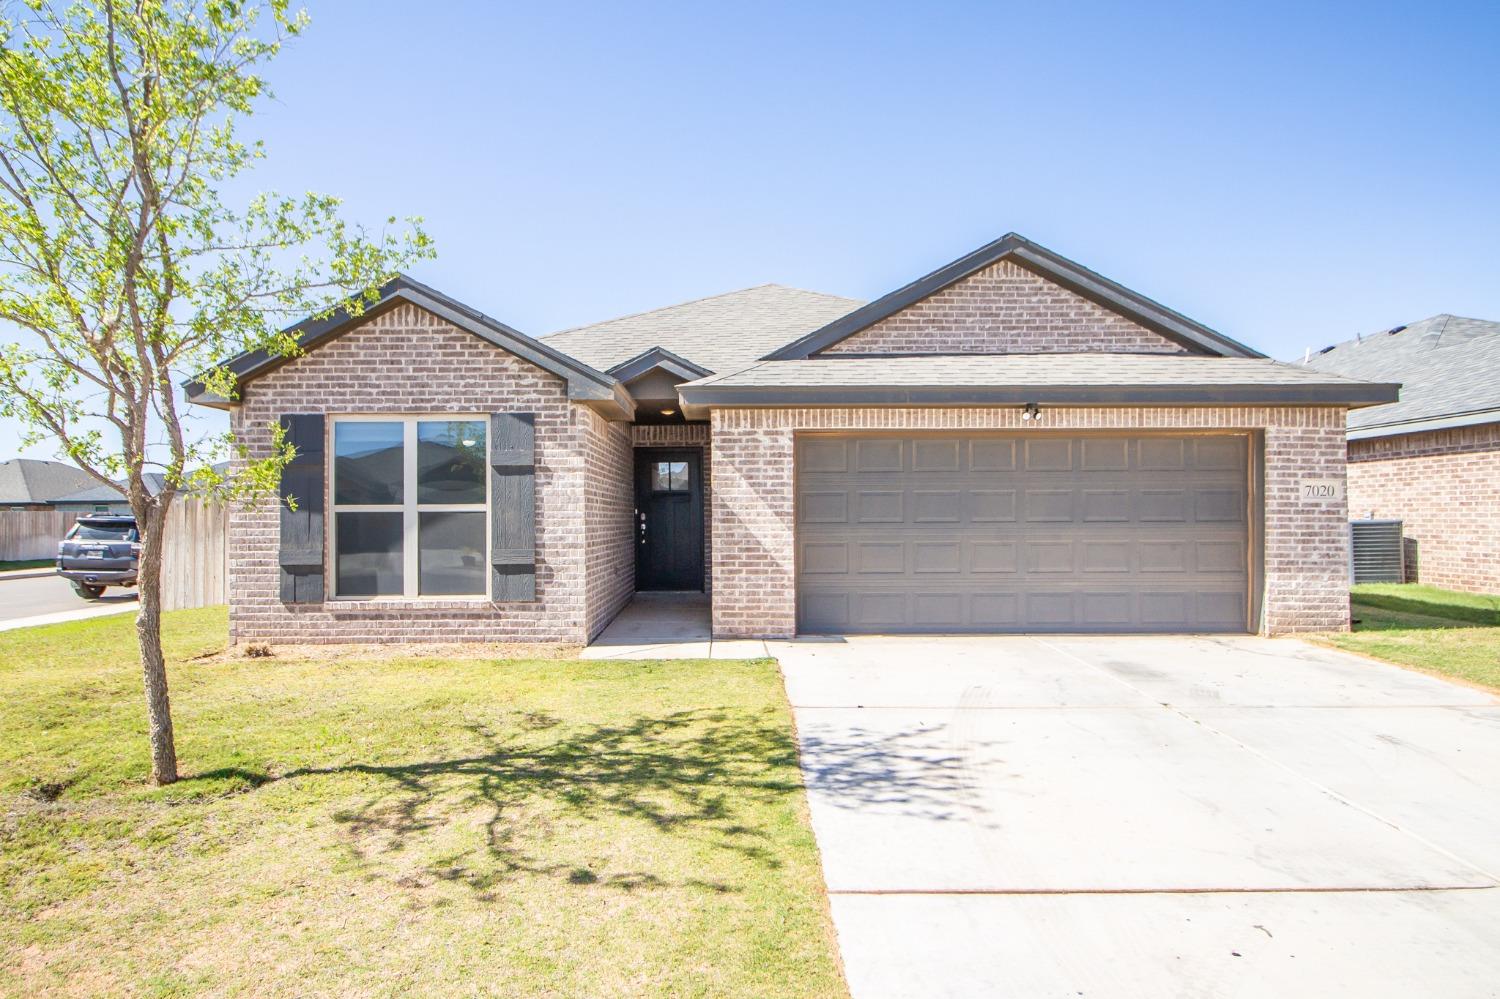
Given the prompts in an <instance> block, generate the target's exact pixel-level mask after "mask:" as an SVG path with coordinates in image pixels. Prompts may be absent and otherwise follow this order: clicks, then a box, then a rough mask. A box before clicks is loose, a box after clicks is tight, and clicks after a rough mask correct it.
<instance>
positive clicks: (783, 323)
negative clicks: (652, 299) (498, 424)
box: [542, 284, 861, 372]
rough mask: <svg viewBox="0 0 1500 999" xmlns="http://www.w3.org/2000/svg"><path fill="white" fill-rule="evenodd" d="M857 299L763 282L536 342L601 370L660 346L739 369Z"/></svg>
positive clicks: (714, 367) (712, 366)
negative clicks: (543, 343) (542, 342)
mask: <svg viewBox="0 0 1500 999" xmlns="http://www.w3.org/2000/svg"><path fill="white" fill-rule="evenodd" d="M860 304H861V303H860V302H858V301H856V300H854V299H851V298H840V297H839V296H837V295H825V294H823V293H821V292H816V291H803V290H802V289H800V288H788V287H786V286H785V285H779V284H763V285H759V286H757V287H754V288H745V289H743V290H741V291H731V292H727V293H725V294H723V295H713V296H710V297H709V298H700V299H697V300H695V301H692V302H683V303H682V304H680V305H669V306H667V307H666V308H663V309H654V310H652V311H650V312H641V313H637V314H636V315H633V316H623V317H621V318H619V319H611V320H608V321H607V322H602V323H595V324H593V325H592V326H579V327H577V328H575V329H569V330H559V331H558V332H556V333H548V334H546V335H545V336H543V337H542V339H543V340H544V341H545V342H546V343H547V346H549V347H553V348H555V349H557V350H561V351H563V352H564V353H567V354H570V355H572V356H573V357H576V358H578V360H580V361H582V362H583V363H585V364H587V365H589V366H591V367H594V368H598V369H599V370H601V371H606V370H608V369H610V368H612V367H614V366H615V365H617V364H619V363H620V362H621V361H626V360H629V359H630V358H632V357H635V356H636V355H637V354H640V353H641V352H642V351H645V350H648V349H650V348H652V347H658V346H660V347H665V348H667V349H668V350H670V351H672V352H673V353H674V354H677V355H679V356H681V357H684V358H686V359H687V360H689V361H692V362H693V363H694V364H698V365H701V366H703V367H705V368H707V369H709V370H710V371H718V372H726V371H734V370H736V369H738V368H743V367H744V366H745V365H747V364H750V363H752V362H754V361H755V360H756V358H758V357H761V356H762V355H764V354H766V353H767V352H768V351H771V350H774V349H776V348H777V347H781V346H783V345H785V344H787V343H790V342H791V341H793V340H796V339H797V338H798V337H801V336H804V335H806V334H807V333H810V332H811V331H813V330H815V329H818V328H820V327H822V326H825V325H827V324H828V323H829V322H832V321H833V320H835V319H837V318H839V317H840V316H842V315H845V314H846V313H848V312H849V311H850V310H852V309H855V308H857V307H858V306H859V305H860Z"/></svg>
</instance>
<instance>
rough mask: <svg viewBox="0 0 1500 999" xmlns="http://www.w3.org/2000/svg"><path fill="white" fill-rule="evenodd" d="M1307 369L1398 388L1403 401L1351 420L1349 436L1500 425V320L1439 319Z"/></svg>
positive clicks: (1340, 351)
mask: <svg viewBox="0 0 1500 999" xmlns="http://www.w3.org/2000/svg"><path fill="white" fill-rule="evenodd" d="M1306 366H1307V367H1309V368H1312V369H1315V370H1318V371H1328V372H1334V373H1337V374H1340V375H1347V376H1348V377H1351V378H1368V379H1374V380H1379V381H1399V382H1401V400H1400V401H1399V402H1394V403H1391V404H1390V405H1388V406H1380V407H1377V408H1373V409H1363V410H1360V411H1359V412H1355V413H1350V414H1349V436H1350V437H1353V438H1356V439H1357V438H1361V437H1383V436H1387V435H1390V434H1398V433H1412V432H1415V431H1418V430H1438V429H1442V428H1445V427H1460V426H1472V425H1473V424H1476V423H1494V422H1500V322H1488V321H1486V320H1483V319H1465V318H1463V317H1461V316H1450V315H1446V314H1444V315H1438V316H1433V317H1432V318H1430V319H1423V320H1422V321H1421V322H1416V323H1410V324H1408V325H1406V326H1397V327H1396V328H1395V329H1392V330H1389V331H1387V332H1384V333H1375V334H1373V335H1371V336H1365V337H1358V338H1356V339H1353V340H1347V341H1345V342H1344V343H1339V344H1335V345H1333V346H1332V347H1326V348H1324V349H1323V350H1322V351H1320V352H1319V353H1317V354H1314V355H1313V356H1312V357H1311V358H1310V359H1309V360H1308V361H1307V362H1306Z"/></svg>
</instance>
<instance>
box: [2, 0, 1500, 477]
mask: <svg viewBox="0 0 1500 999" xmlns="http://www.w3.org/2000/svg"><path fill="white" fill-rule="evenodd" d="M310 10H311V13H312V16H313V24H312V27H311V29H310V30H309V32H308V33H307V35H306V36H305V37H304V38H302V39H300V40H298V41H297V42H296V43H295V44H294V45H293V46H292V48H291V49H289V50H288V52H287V53H286V54H285V55H284V56H283V57H282V58H281V59H279V60H278V61H277V62H276V63H274V64H273V65H272V67H271V69H270V71H269V74H268V75H269V77H270V79H271V82H272V84H273V86H274V88H275V90H276V99H275V101H274V102H272V103H270V104H269V105H267V106H266V108H265V111H264V113H263V114H261V115H259V116H257V117H256V118H255V119H253V120H252V121H251V122H250V123H249V130H250V132H253V133H254V134H258V135H260V136H261V137H263V138H264V139H265V140H266V143H267V146H268V149H269V153H270V158H269V160H268V162H267V163H265V164H264V165H263V167H262V168H260V169H258V170H257V172H256V174H255V176H254V177H252V178H250V183H249V187H250V188H273V189H277V190H282V191H300V190H304V189H312V190H319V191H327V192H331V193H335V194H340V195H342V196H343V197H344V198H345V199H346V201H347V208H348V214H349V215H351V216H353V217H356V218H362V219H366V220H369V221H371V222H378V221H379V220H380V219H381V218H383V217H384V216H386V215H388V214H392V213H395V214H420V215H423V216H425V217H426V220H427V227H428V229H429V231H430V233H431V234H432V235H433V236H434V237H435V239H436V241H437V244H438V250H439V253H440V256H439V258H438V259H437V260H436V261H432V262H429V263H426V264H424V265H422V267H421V269H420V270H419V271H417V273H416V276H417V277H418V278H420V279H422V280H424V281H426V282H428V283H429V284H432V285H435V286H437V287H438V288H441V289H442V290H444V291H446V292H448V293H450V294H452V295H454V296H456V297H458V298H460V299H462V300H464V301H466V302H468V303H470V304H471V305H474V306H475V307H477V308H480V309H483V310H484V311H486V312H488V313H490V314H491V315H493V316H496V317H497V318H500V319H502V320H504V321H505V322H508V323H510V324H511V325H513V326H516V327H517V328H519V329H521V330H523V331H525V332H529V333H542V332H546V331H549V330H553V329H558V328H562V327H566V326H570V325H577V324H580V323H586V322H592V321H596V320H601V319H605V318H609V317H611V316H615V315H619V314H624V313H629V312H635V311H639V310H642V309H648V308H653V307H656V306H660V305H666V304H670V303H673V302H677V301H682V300H685V299H690V298H695V297H699V296H702V295H707V294H714V293H717V292H722V291H727V290H731V289H734V288H740V287H745V286H748V285H753V284H759V283H763V282H767V281H775V282H780V283H784V284H790V285H795V286H799V287H804V288H813V289H817V290H820V291H827V292H832V293H836V294H841V295H847V296H851V297H856V298H873V297H875V296H878V295H880V294H883V293H884V292H886V291H889V290H891V289H892V288H894V287H896V286H898V285H900V284H903V283H905V282H906V281H908V280H910V279H912V278H914V277H916V276H918V275H920V274H923V273H925V272H926V271H928V270H931V269H932V268H934V267H936V266H938V265H940V264H943V263H945V262H947V261H948V260H950V259H952V258H954V257H957V256H959V255H961V254H963V253H965V252H967V251H968V250H970V249H973V248H974V247H976V246H978V245H980V244H982V243H984V242H987V241H988V240H990V239H993V238H995V237H996V236H999V235H1001V234H1003V233H1004V232H1007V231H1010V230H1015V231H1018V232H1021V233H1023V234H1024V235H1027V236H1029V237H1031V238H1032V239H1035V240H1037V241H1038V242H1041V243H1043V244H1044V245H1046V246H1049V247H1051V248H1052V249H1054V250H1057V251H1058V252H1060V253H1063V254H1064V255H1066V256H1069V257H1072V258H1073V259H1075V260H1077V261H1079V262H1081V263H1083V264H1085V265H1087V266H1089V267H1092V268H1093V269H1095V270H1097V271H1100V272H1101V273H1103V274H1105V275H1108V276H1109V277H1112V278H1114V279H1115V280H1118V281H1120V282H1122V283H1124V284H1125V285H1127V286H1129V287H1131V288H1134V289H1135V290H1137V291H1140V292H1142V293H1144V294H1146V295H1149V296H1151V297H1153V298H1156V299H1158V300H1159V301H1161V302H1163V303H1165V304H1167V305H1169V306H1171V307H1173V308H1176V309H1178V310H1179V311H1182V312H1185V313H1186V314H1188V315H1190V316H1192V317H1193V318H1195V319H1198V320H1199V321H1201V322H1204V323H1206V324H1208V325H1209V326H1212V327H1214V328H1216V329H1218V330H1221V331H1223V332H1224V333H1227V334H1228V335H1230V336H1233V337H1235V338H1237V339H1240V340H1243V341H1245V342H1248V343H1250V344H1252V345H1254V346H1257V347H1259V348H1260V349H1262V350H1265V351H1266V352H1268V353H1270V354H1272V355H1274V356H1278V357H1283V358H1292V357H1299V356H1300V355H1301V353H1302V351H1303V349H1304V348H1305V347H1313V348H1317V347H1319V346H1323V345H1326V344H1329V343H1332V342H1334V341H1336V340H1340V339H1345V338H1347V337H1349V336H1352V335H1353V334H1354V333H1356V332H1370V331H1374V330H1377V329H1380V328H1384V327H1388V326H1391V325H1395V324H1397V323H1402V322H1409V321H1412V320H1415V319H1419V318H1423V317H1425V316H1428V315H1431V314H1434V313H1437V312H1453V313H1457V314H1460V315H1470V316H1478V317H1482V318H1492V319H1500V181H1497V177H1500V169H1497V167H1500V63H1497V61H1496V59H1495V56H1494V53H1495V52H1496V51H1497V49H1500V4H1496V3H1493V2H1491V3H1485V4H1448V5H1420V4H1410V3H1406V4H1377V3H1360V4H1348V5H1313V4H1300V3H1299V4H1289V5H1284V6H1283V5H1277V4H1269V3H1260V4H1253V5H1251V4H1235V5H1227V4H1226V5H1223V6H1222V7H1220V6H1218V5H1206V4H1198V3H1191V4H1149V3H1131V4H1120V5H1112V4H1099V3H1077V4H1059V3H1027V4H1007V3H992V4H933V3H922V4H915V3H908V4H901V5H894V4H878V3H858V4H856V3H849V4H841V3H839V4H835V3H827V4H822V3H820V4H786V5H783V4H774V3H762V4H754V5H748V4H746V5H739V4H736V5H725V4H702V3H697V4H684V5H680V6H679V5H665V4H614V3H611V4H599V5H592V4H564V3H552V4H509V3H459V2H452V3H443V2H434V3H429V4H427V5H425V9H423V10H422V12H421V14H420V15H414V14H413V10H414V6H413V5H412V4H410V3H396V2H340V3H324V4H316V5H313V6H311V7H310ZM16 436H17V435H16V433H15V431H14V428H13V427H9V426H5V425H0V453H4V454H9V453H11V452H12V451H14V445H15V438H16ZM7 438H9V439H10V440H9V441H8V443H10V445H11V446H10V447H6V446H5V445H6V443H7ZM46 450H47V449H46V448H45V447H44V448H39V449H32V450H31V451H29V452H28V454H31V455H32V456H34V457H47V456H48V455H47V454H46V453H45V452H46Z"/></svg>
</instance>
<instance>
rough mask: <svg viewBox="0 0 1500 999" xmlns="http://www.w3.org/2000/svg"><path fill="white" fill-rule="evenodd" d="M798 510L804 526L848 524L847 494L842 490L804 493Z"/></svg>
mask: <svg viewBox="0 0 1500 999" xmlns="http://www.w3.org/2000/svg"><path fill="white" fill-rule="evenodd" d="M800 509H801V518H802V523H804V524H846V523H848V522H849V494H848V493H847V492H845V491H844V490H842V489H840V490H838V491H836V492H835V491H827V492H805V493H803V494H802V503H801V505H800Z"/></svg>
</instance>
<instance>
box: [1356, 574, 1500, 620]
mask: <svg viewBox="0 0 1500 999" xmlns="http://www.w3.org/2000/svg"><path fill="white" fill-rule="evenodd" d="M1352 599H1353V600H1354V602H1355V603H1357V604H1360V605H1362V606H1365V607H1378V608H1380V609H1382V610H1391V611H1403V612H1405V613H1408V614H1422V615H1426V616H1429V617H1439V618H1446V619H1448V620H1451V621H1470V622H1472V623H1474V624H1485V625H1496V626H1500V596H1488V595H1485V594H1482V593H1459V592H1458V591H1456V590H1443V589H1439V588H1438V587H1436V586H1426V585H1423V584H1421V583H1364V584H1362V585H1360V586H1356V587H1354V590H1353V591H1352Z"/></svg>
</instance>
